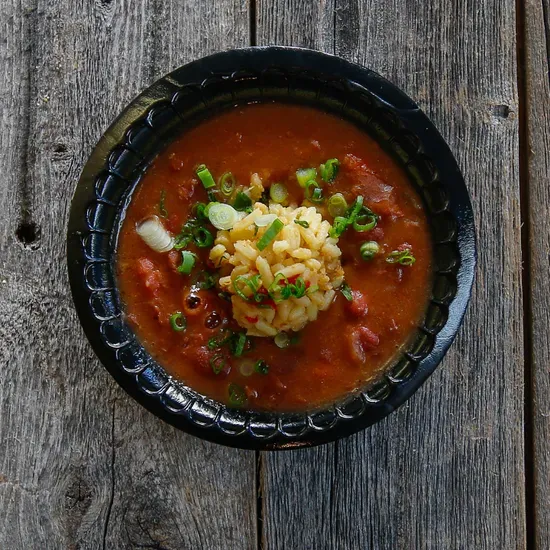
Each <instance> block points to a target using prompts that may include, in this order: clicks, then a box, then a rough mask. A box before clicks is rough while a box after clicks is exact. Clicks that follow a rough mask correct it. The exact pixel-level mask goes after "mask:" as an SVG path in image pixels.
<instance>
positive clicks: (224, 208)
mask: <svg viewBox="0 0 550 550" xmlns="http://www.w3.org/2000/svg"><path fill="white" fill-rule="evenodd" d="M208 219H209V220H210V223H211V224H212V225H213V226H214V227H215V228H216V229H225V230H228V229H232V228H233V226H234V225H235V224H236V223H237V222H238V221H239V220H240V219H241V217H240V215H239V213H238V212H237V211H236V210H235V209H234V208H233V207H232V206H230V205H229V204H223V203H221V202H215V203H213V204H211V205H208Z"/></svg>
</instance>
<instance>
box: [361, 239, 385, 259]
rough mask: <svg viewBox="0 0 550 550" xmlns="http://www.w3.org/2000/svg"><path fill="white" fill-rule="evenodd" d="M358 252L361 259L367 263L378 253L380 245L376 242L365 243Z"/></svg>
mask: <svg viewBox="0 0 550 550" xmlns="http://www.w3.org/2000/svg"><path fill="white" fill-rule="evenodd" d="M359 252H360V253H361V258H363V260H365V261H366V262H368V261H369V260H372V259H373V258H374V257H375V256H376V255H377V254H378V252H380V245H379V244H378V243H377V242H376V241H367V242H365V243H363V244H362V245H361V247H360V248H359Z"/></svg>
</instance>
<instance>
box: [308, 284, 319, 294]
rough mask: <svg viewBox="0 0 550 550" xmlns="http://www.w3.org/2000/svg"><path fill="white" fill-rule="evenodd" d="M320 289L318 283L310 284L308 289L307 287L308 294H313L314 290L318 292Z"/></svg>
mask: <svg viewBox="0 0 550 550" xmlns="http://www.w3.org/2000/svg"><path fill="white" fill-rule="evenodd" d="M318 290H319V286H318V285H314V286H310V287H309V288H308V289H307V295H308V296H309V295H311V294H313V293H314V292H317V291H318Z"/></svg>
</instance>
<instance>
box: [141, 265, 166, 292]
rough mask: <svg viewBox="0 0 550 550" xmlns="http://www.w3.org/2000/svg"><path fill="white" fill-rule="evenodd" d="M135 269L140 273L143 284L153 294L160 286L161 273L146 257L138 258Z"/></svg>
mask: <svg viewBox="0 0 550 550" xmlns="http://www.w3.org/2000/svg"><path fill="white" fill-rule="evenodd" d="M137 266H138V267H137V271H138V273H139V274H140V275H141V278H142V281H143V284H144V285H145V288H147V289H148V290H149V291H150V292H151V294H152V295H155V294H156V293H157V291H158V290H159V289H160V287H161V286H162V274H161V272H160V271H159V270H158V269H155V265H154V264H153V262H152V261H151V260H149V259H148V258H140V259H139V260H138V262H137Z"/></svg>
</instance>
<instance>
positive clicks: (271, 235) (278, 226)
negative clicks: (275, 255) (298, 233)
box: [256, 218, 285, 251]
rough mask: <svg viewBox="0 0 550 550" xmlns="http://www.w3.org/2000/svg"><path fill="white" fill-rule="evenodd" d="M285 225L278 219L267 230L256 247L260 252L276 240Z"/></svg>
mask: <svg viewBox="0 0 550 550" xmlns="http://www.w3.org/2000/svg"><path fill="white" fill-rule="evenodd" d="M284 226H285V224H284V223H283V222H282V221H281V220H280V219H279V218H277V219H276V220H275V221H274V222H273V223H272V224H271V225H270V226H269V227H268V229H267V231H266V232H265V233H264V234H263V236H262V238H261V239H260V240H259V241H258V244H257V245H256V246H257V247H258V250H260V251H262V250H264V248H266V247H267V246H268V245H269V244H270V243H271V241H273V240H274V239H275V237H276V236H277V235H278V234H279V233H280V232H281V231H282V230H283V227H284Z"/></svg>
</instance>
